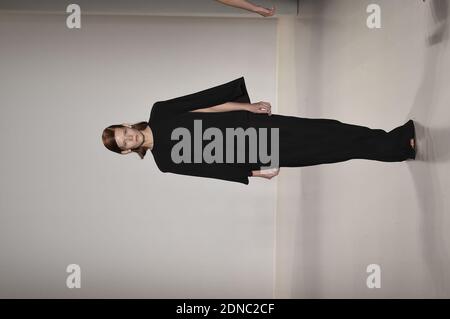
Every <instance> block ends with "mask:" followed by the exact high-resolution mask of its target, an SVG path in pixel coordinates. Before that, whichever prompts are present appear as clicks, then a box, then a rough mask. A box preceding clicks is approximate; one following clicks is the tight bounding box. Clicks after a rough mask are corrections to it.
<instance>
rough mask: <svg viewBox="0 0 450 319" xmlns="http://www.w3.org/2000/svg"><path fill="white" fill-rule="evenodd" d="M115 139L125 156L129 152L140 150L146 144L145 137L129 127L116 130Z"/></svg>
mask: <svg viewBox="0 0 450 319" xmlns="http://www.w3.org/2000/svg"><path fill="white" fill-rule="evenodd" d="M114 137H115V139H116V143H117V145H118V146H119V147H120V148H121V149H122V150H123V151H124V152H122V153H123V154H127V153H128V152H129V151H128V150H131V149H134V148H138V147H139V146H141V145H142V144H143V143H144V135H143V134H142V133H141V132H140V131H138V130H136V129H133V128H129V127H121V128H116V129H115V134H114ZM127 151H128V152H127Z"/></svg>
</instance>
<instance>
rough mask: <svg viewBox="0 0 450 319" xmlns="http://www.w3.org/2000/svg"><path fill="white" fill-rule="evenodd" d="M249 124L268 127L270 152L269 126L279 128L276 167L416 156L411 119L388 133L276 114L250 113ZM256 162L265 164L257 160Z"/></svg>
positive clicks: (399, 159)
mask: <svg viewBox="0 0 450 319" xmlns="http://www.w3.org/2000/svg"><path fill="white" fill-rule="evenodd" d="M249 124H250V127H255V128H267V129H269V130H268V131H269V133H268V136H269V138H268V149H269V152H268V153H269V154H270V152H271V147H270V136H271V134H270V128H278V129H279V167H298V166H311V165H319V164H327V163H337V162H342V161H347V160H350V159H367V160H376V161H382V162H400V161H405V160H407V159H411V158H415V150H414V149H413V148H412V147H411V145H410V139H411V138H413V137H415V128H414V122H413V121H412V120H409V121H408V122H406V123H405V124H403V125H401V126H399V127H396V128H394V129H393V130H391V131H389V132H386V131H385V130H382V129H371V128H368V127H365V126H360V125H354V124H347V123H343V122H340V121H338V120H335V119H326V118H303V117H296V116H285V115H278V114H272V115H270V116H269V115H267V114H259V113H250V114H249ZM258 160H259V158H258ZM257 165H259V166H268V164H267V163H262V162H260V161H259V162H258V164H257ZM255 167H256V166H255Z"/></svg>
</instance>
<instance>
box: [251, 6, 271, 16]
mask: <svg viewBox="0 0 450 319" xmlns="http://www.w3.org/2000/svg"><path fill="white" fill-rule="evenodd" d="M255 13H257V14H259V15H262V16H263V17H270V16H273V15H274V14H275V6H272V8H271V9H269V8H264V7H261V6H257V7H256V8H255Z"/></svg>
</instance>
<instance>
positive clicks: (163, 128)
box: [149, 77, 259, 185]
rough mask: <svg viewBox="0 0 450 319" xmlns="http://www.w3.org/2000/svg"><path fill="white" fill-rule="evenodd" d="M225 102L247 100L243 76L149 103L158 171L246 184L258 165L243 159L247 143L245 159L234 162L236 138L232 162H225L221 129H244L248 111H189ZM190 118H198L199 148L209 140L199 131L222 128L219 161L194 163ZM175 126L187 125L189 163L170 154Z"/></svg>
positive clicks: (150, 123) (192, 133) (154, 154)
mask: <svg viewBox="0 0 450 319" xmlns="http://www.w3.org/2000/svg"><path fill="white" fill-rule="evenodd" d="M226 102H241V103H250V98H249V96H248V93H247V88H246V85H245V80H244V77H240V78H238V79H235V80H233V81H230V82H227V83H224V84H221V85H218V86H214V87H212V88H209V89H206V90H203V91H199V92H196V93H192V94H188V95H185V96H181V97H178V98H174V99H170V100H166V101H158V102H156V103H154V104H153V107H152V110H151V113H150V119H149V126H150V128H151V129H152V132H153V139H154V144H153V149H152V150H151V152H152V154H153V157H154V159H155V163H156V165H157V166H158V168H159V170H160V171H161V172H164V173H167V172H169V173H175V174H182V175H191V176H198V177H208V178H215V179H222V180H226V181H232V182H238V183H243V184H246V185H247V184H248V183H249V180H248V176H251V174H252V173H251V172H252V170H253V169H258V168H259V166H258V165H257V164H254V163H249V162H248V161H247V159H248V156H247V154H248V145H246V157H245V158H246V161H245V162H244V163H238V162H237V156H236V150H237V149H236V140H235V143H234V145H235V161H234V162H233V163H226V162H225V159H226V157H225V153H226V150H225V145H226V133H225V129H226V128H238V127H242V128H243V129H244V130H245V129H246V128H248V127H249V112H248V111H244V110H239V111H227V112H190V111H193V110H196V109H201V108H207V107H211V106H215V105H220V104H223V103H226ZM194 120H202V131H201V136H202V137H201V139H202V143H203V144H202V150H203V149H204V147H205V145H207V144H208V143H210V142H211V141H209V140H206V141H205V140H203V132H204V131H205V130H206V129H207V128H208V127H215V128H218V129H220V130H221V131H222V136H223V143H224V144H223V145H224V157H223V158H224V160H223V163H216V162H213V163H206V162H205V161H204V159H203V158H202V162H201V163H194V158H193V157H194V156H193V153H194V152H193V147H194V146H193V145H194ZM179 127H183V128H186V129H188V130H189V132H190V135H191V153H192V156H191V162H190V163H184V162H181V163H175V162H174V161H172V158H171V152H172V147H173V146H174V145H175V144H177V143H179V142H180V141H179V140H177V139H174V140H172V139H171V134H172V131H173V130H174V129H175V128H179ZM177 138H178V137H177ZM246 144H248V143H246Z"/></svg>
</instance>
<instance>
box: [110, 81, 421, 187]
mask: <svg viewBox="0 0 450 319" xmlns="http://www.w3.org/2000/svg"><path fill="white" fill-rule="evenodd" d="M195 120H201V123H202V133H203V132H204V131H205V130H206V129H207V128H217V129H219V130H220V131H221V132H222V133H223V136H226V135H225V129H226V128H239V127H241V128H243V129H244V130H245V129H247V128H251V127H254V128H256V129H257V131H258V132H259V130H258V129H259V128H267V129H268V130H267V133H268V134H267V137H268V138H267V142H268V144H267V148H268V152H267V154H270V152H271V145H270V141H271V130H270V129H271V128H278V132H279V139H278V146H279V153H278V156H279V161H278V165H277V166H278V167H301V166H312V165H319V164H328V163H337V162H342V161H347V160H351V159H366V160H376V161H382V162H401V161H405V160H407V159H415V157H416V150H415V128H414V122H413V121H412V120H409V121H407V122H406V123H405V124H403V125H401V126H399V127H397V128H395V129H393V130H391V131H389V132H386V131H384V130H382V129H371V128H368V127H364V126H359V125H353V124H347V123H342V122H340V121H338V120H335V119H325V118H303V117H295V116H285V115H278V114H272V113H271V106H270V103H267V102H259V103H251V102H250V98H249V96H248V93H247V89H246V85H245V80H244V77H240V78H238V79H235V80H233V81H230V82H227V83H225V84H221V85H218V86H215V87H212V88H209V89H206V90H203V91H199V92H196V93H192V94H189V95H185V96H181V97H178V98H174V99H170V100H165V101H158V102H156V103H155V104H154V105H153V107H152V110H151V113H150V118H149V121H148V122H139V123H136V124H134V125H130V124H122V125H112V126H109V127H107V128H106V129H104V131H103V135H102V141H103V144H104V145H105V146H106V147H107V148H108V149H109V150H111V151H113V152H116V153H120V154H128V153H131V152H135V153H138V155H139V156H140V157H141V158H144V156H145V154H146V151H147V150H149V149H150V151H151V152H152V154H153V157H154V160H155V163H156V165H157V166H158V168H159V169H160V170H161V171H162V172H164V173H167V172H168V173H175V174H182V175H190V176H199V177H208V178H215V179H222V180H227V181H234V182H239V183H243V184H248V183H249V180H248V177H249V176H258V177H264V178H269V179H270V178H272V177H273V176H276V175H277V174H278V171H279V169H277V168H275V169H269V170H260V168H261V167H268V166H269V164H268V163H265V162H262V161H260V159H259V158H258V159H257V162H251V161H250V160H249V156H248V154H249V153H248V152H249V145H248V143H246V144H247V145H246V147H245V162H244V163H239V162H237V155H236V156H235V158H234V161H233V162H232V163H229V162H226V159H225V157H222V158H223V162H213V163H206V162H205V161H202V162H201V163H195V162H194V157H193V156H192V154H190V161H186V162H181V163H176V162H175V161H174V160H173V156H172V155H173V154H172V151H173V149H174V147H175V146H176V144H178V143H180V142H179V140H178V139H172V138H173V135H172V134H173V133H174V130H175V129H176V128H183V129H185V130H187V131H188V132H189V133H190V136H191V141H190V142H192V140H193V136H194V135H195V130H194V121H195ZM197 123H198V122H197ZM197 132H198V131H197ZM180 139H181V138H180ZM259 139H260V135H259V133H258V141H259ZM211 140H213V139H211ZM211 140H203V141H202V145H201V146H202V148H201V149H202V150H204V149H205V146H206V145H207V144H208V143H211ZM228 142H229V141H227V143H228ZM191 145H194V143H191ZM234 147H235V148H234V151H235V154H236V153H237V148H236V143H235V146H234ZM183 152H184V150H183ZM183 152H181V153H183ZM191 153H192V152H191Z"/></svg>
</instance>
